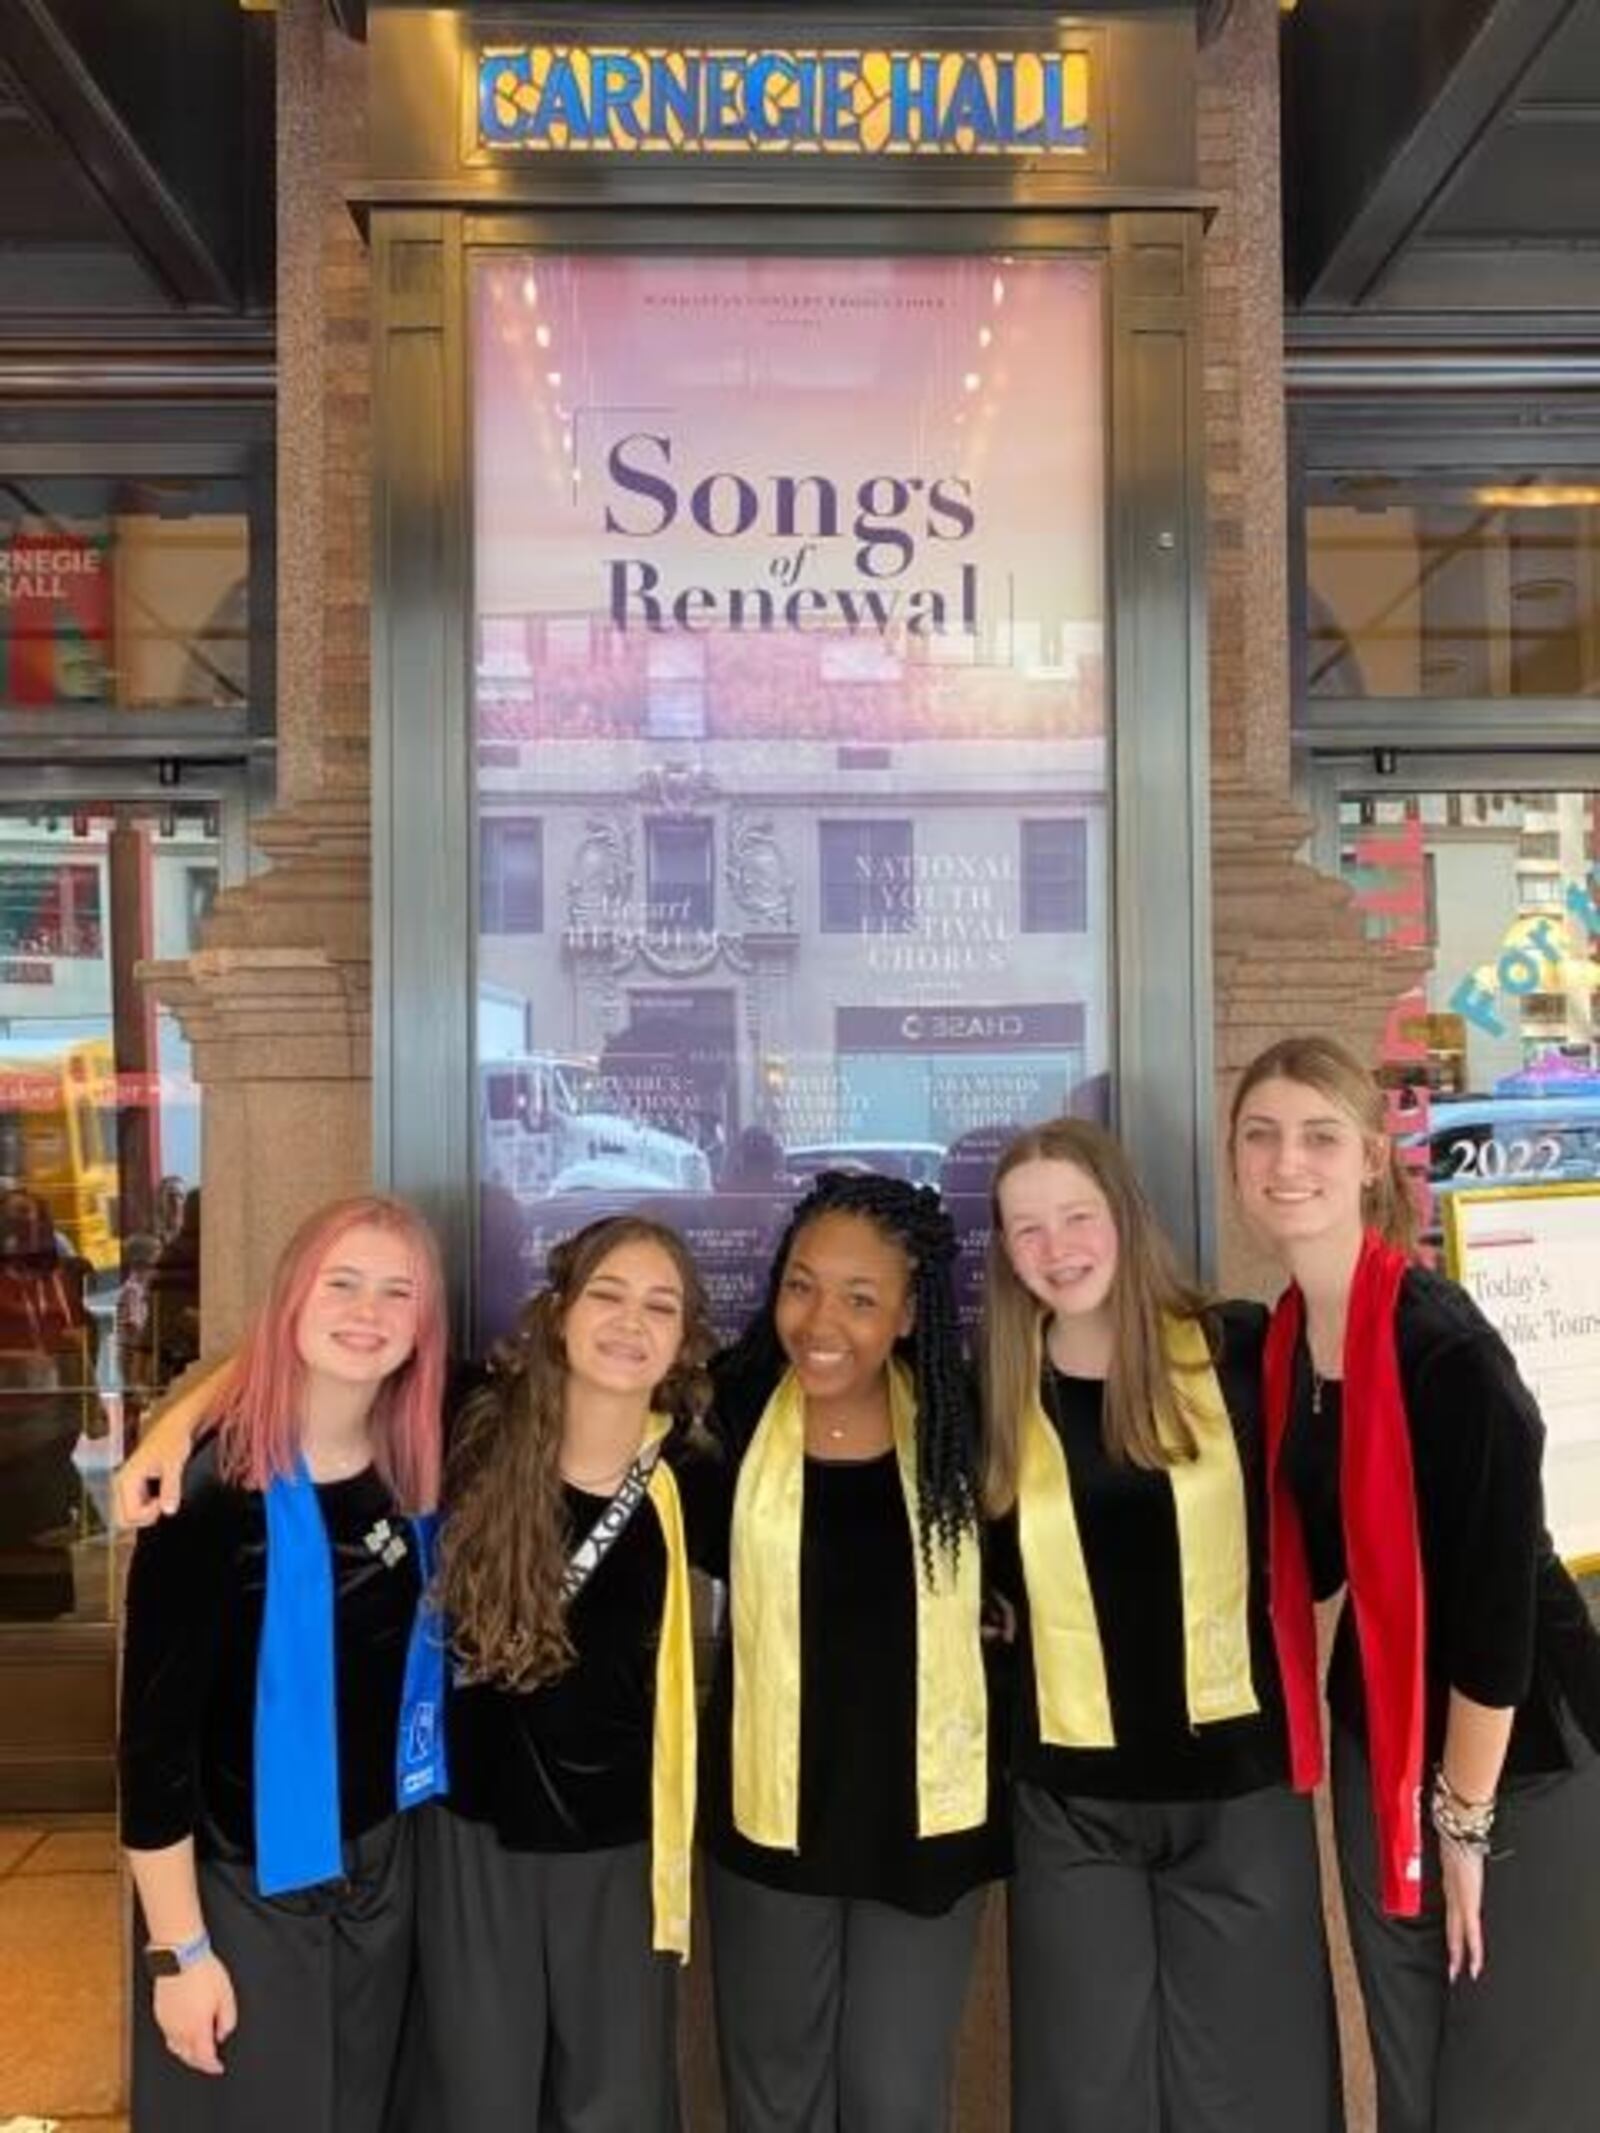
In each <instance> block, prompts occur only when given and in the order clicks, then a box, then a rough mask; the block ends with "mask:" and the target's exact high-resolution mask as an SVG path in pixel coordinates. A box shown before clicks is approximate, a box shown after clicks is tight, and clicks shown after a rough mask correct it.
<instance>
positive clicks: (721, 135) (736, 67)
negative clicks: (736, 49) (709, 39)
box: [705, 59, 749, 141]
mask: <svg viewBox="0 0 1600 2133" xmlns="http://www.w3.org/2000/svg"><path fill="white" fill-rule="evenodd" d="M748 131H749V128H748V126H747V125H746V122H745V112H744V68H743V66H742V65H741V64H740V62H739V61H738V60H737V59H713V60H712V61H711V63H710V65H709V66H708V67H707V69H706V112H705V138H706V139H707V140H708V141H739V140H743V139H744V138H745V135H746V134H747V132H748Z"/></svg>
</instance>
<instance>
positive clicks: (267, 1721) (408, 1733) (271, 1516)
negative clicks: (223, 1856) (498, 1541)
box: [255, 1458, 448, 1896]
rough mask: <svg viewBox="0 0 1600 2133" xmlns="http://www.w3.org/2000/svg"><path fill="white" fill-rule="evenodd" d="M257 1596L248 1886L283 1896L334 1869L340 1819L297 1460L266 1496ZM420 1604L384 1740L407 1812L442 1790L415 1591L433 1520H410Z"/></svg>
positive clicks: (323, 1591) (428, 1654) (439, 1687)
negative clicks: (391, 1744) (392, 1722)
mask: <svg viewBox="0 0 1600 2133" xmlns="http://www.w3.org/2000/svg"><path fill="white" fill-rule="evenodd" d="M264 1501H265V1506H266V1521H267V1594H266V1610H265V1614H264V1617H263V1620H262V1625H261V1651H260V1656H259V1658H258V1660H257V1663H256V1727H255V1837H256V1886H257V1887H258V1889H259V1890H260V1892H261V1894H262V1895H263V1896H281V1895H286V1894H288V1893H289V1892H290V1891H292V1890H294V1889H304V1888H312V1887H315V1885H316V1884H317V1883H318V1882H322V1881H336V1880H337V1879H338V1878H339V1877H340V1875H342V1873H343V1872H344V1848H343V1844H342V1842H341V1832H340V1824H339V1714H338V1694H337V1688H336V1682H335V1670H334V1628H333V1618H334V1592H333V1551H332V1549H331V1547H330V1546H329V1544H328V1533H327V1528H326V1526H325V1525H324V1524H323V1519H322V1507H321V1505H320V1504H319V1503H318V1501H317V1491H316V1485H315V1483H314V1482H313V1481H312V1479H311V1476H310V1474H309V1473H308V1472H307V1469H306V1464H305V1461H304V1459H300V1458H297V1459H296V1461H295V1470H294V1473H293V1474H292V1475H278V1476H276V1477H275V1478H274V1479H273V1480H272V1481H271V1482H270V1483H269V1484H268V1486H267V1489H266V1493H265V1499H264ZM411 1527H412V1532H413V1534H414V1536H415V1539H416V1546H417V1562H418V1569H419V1571H420V1574H421V1580H422V1588H423V1597H421V1598H419V1600H418V1603H417V1610H416V1614H415V1616H414V1617H413V1620H412V1624H411V1637H410V1641H409V1644H408V1646H407V1650H406V1670H405V1685H404V1689H403V1691H402V1695H401V1704H400V1726H399V1734H398V1738H397V1740H396V1745H395V1804H396V1806H397V1807H399V1808H407V1807H416V1806H418V1805H420V1804H421V1802H422V1801H423V1800H426V1799H431V1798H433V1797H434V1795H435V1794H437V1793H442V1792H444V1791H445V1790H446V1788H447V1785H448V1771H447V1765H446V1758H445V1743H444V1727H443V1712H444V1701H443V1699H444V1642H445V1640H444V1632H443V1625H442V1623H441V1621H440V1618H439V1616H438V1614H437V1611H436V1610H435V1609H434V1608H432V1607H431V1606H429V1605H428V1603H427V1599H426V1592H427V1586H428V1582H429V1579H430V1577H431V1575H432V1569H433V1556H434V1544H435V1527H436V1520H435V1519H434V1518H433V1516H432V1515H431V1514H430V1515H429V1516H427V1517H425V1518H418V1519H413V1520H412V1521H411Z"/></svg>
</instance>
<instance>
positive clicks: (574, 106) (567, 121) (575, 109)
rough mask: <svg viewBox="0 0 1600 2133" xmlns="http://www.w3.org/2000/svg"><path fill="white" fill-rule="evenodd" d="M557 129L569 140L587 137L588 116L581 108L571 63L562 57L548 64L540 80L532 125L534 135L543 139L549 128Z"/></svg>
mask: <svg viewBox="0 0 1600 2133" xmlns="http://www.w3.org/2000/svg"><path fill="white" fill-rule="evenodd" d="M561 125H565V126H567V127H569V128H570V129H571V138H572V139H573V140H578V139H580V138H581V137H582V136H584V135H586V134H588V133H589V113H588V110H587V108H586V107H585V105H584V101H583V89H582V86H581V84H580V83H579V80H578V77H577V75H576V74H575V73H574V72H573V69H572V61H571V60H570V59H568V58H567V57H566V56H565V55H564V54H562V55H559V56H558V57H556V58H554V59H552V60H551V62H550V71H549V73H548V74H547V75H546V76H545V78H544V94H543V96H541V97H540V99H539V109H538V113H537V115H536V116H535V118H534V122H533V127H534V131H535V133H542V134H544V135H545V136H546V138H548V137H549V133H550V129H551V127H552V126H561Z"/></svg>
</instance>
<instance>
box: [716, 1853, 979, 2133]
mask: <svg viewBox="0 0 1600 2133" xmlns="http://www.w3.org/2000/svg"><path fill="white" fill-rule="evenodd" d="M707 1885H708V1888H709V1892H710V1905H711V1954H712V1964H713V1971H714V1983H715V1989H716V2003H717V2044H718V2050H719V2053H720V2057H721V2062H722V2088H723V2097H724V2101H725V2103H726V2107H727V2119H728V2133H946V2129H947V2128H948V2126H949V2123H950V2077H951V2070H952V2065H953V2062H954V2058H955V2041H956V2031H957V2029H958V2028H959V2026H960V2021H961V2009H962V2005H963V2003H964V2002H965V1999H966V1996H967V1983H968V1980H969V1978H970V1977H971V1974H972V1957H973V1950H974V1947H975V1945H976V1941H977V1933H978V1921H979V1918H980V1916H981V1914H982V1910H983V1901H984V1897H985V1895H986V1893H987V1891H986V1890H984V1889H974V1890H973V1891H972V1892H971V1894H970V1895H967V1896H964V1897H962V1898H961V1900H960V1901H959V1902H958V1903H957V1904H956V1905H955V1906H954V1907H953V1908H952V1909H951V1910H949V1911H947V1912H945V1913H944V1915H943V1916H941V1917H937V1918H920V1917H916V1916H914V1915H913V1914H912V1913H910V1912H908V1911H897V1910H894V1909H893V1908H891V1907H890V1906H889V1905H888V1904H881V1903H867V1902H863V1901H856V1900H852V1899H847V1898H842V1897H834V1896H796V1895H790V1894H789V1893H788V1892H786V1891H785V1890H782V1889H769V1888H765V1887H763V1886H762V1884H761V1883H760V1882H756V1881H747V1880H746V1879H745V1878H744V1877H743V1875H740V1874H732V1873H729V1872H728V1871H727V1869H726V1868H724V1867H720V1866H718V1865H716V1864H715V1862H712V1863H711V1864H710V1865H709V1867H708V1872H707Z"/></svg>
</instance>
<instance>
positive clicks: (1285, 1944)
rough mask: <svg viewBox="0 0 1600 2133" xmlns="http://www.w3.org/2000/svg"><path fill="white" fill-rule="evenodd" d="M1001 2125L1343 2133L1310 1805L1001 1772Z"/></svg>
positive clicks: (1277, 1796) (1284, 1793) (1268, 1793)
mask: <svg viewBox="0 0 1600 2133" xmlns="http://www.w3.org/2000/svg"><path fill="white" fill-rule="evenodd" d="M1016 1842H1017V1865H1016V1876H1015V1879H1014V1880H1013V1882H1012V1885H1011V1894H1010V1904H1011V1914H1010V1928H1011V1930H1010V1947H1011V2080H1012V2127H1013V2133H1339V2129H1340V2128H1342V2126H1343V2123H1344V2115H1343V2105H1342V2101H1341V2094H1340V2071H1339V2049H1338V2035H1337V2029H1336V2026H1335V2020H1334V2008H1333V1986H1332V1978H1331V1973H1330V1971H1329V1966H1328V1955H1327V1945H1326V1941H1325V1939H1324V1935H1323V1927H1322V1898H1321V1884H1320V1879H1319V1875H1318V1869H1317V1850H1316V1833H1315V1828H1314V1824H1313V1820H1312V1812H1311V1803H1310V1801H1309V1800H1307V1799H1304V1798H1300V1797H1297V1796H1296V1795H1295V1794H1294V1793H1292V1792H1290V1791H1289V1790H1288V1789H1287V1788H1286V1787H1282V1786H1272V1787H1269V1788H1267V1789H1265V1790H1263V1791H1259V1792H1252V1793H1247V1794H1244V1795H1243V1796H1242V1797H1240V1798H1238V1799H1230V1800H1199V1801H1182V1802H1171V1803H1162V1802H1149V1801H1138V1802H1129V1801H1119V1800H1094V1799H1087V1798H1084V1797H1082V1796H1081V1795H1080V1796H1075V1797H1073V1798H1072V1799H1070V1800H1065V1799H1060V1798H1057V1797H1056V1796H1055V1795H1054V1794H1052V1793H1050V1792H1047V1791H1045V1790H1043V1789H1041V1788H1040V1787H1037V1786H1033V1785H1028V1784H1019V1785H1018V1786H1017V1788H1016Z"/></svg>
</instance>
